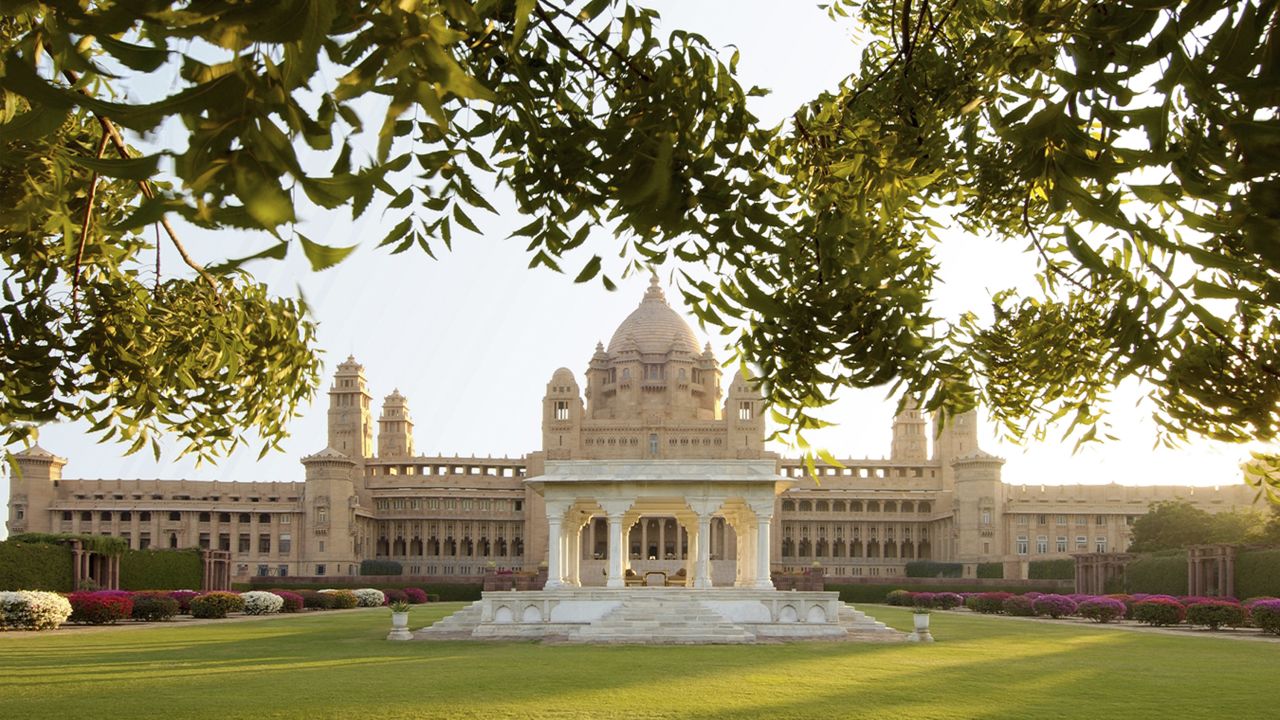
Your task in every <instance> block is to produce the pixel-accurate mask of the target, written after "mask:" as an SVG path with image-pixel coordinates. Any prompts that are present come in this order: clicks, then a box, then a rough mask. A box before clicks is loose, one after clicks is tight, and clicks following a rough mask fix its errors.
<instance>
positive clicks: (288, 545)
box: [277, 533, 293, 555]
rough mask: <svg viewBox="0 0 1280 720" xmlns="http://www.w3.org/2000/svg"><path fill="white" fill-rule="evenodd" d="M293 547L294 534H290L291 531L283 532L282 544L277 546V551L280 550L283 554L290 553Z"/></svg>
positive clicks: (281, 536)
mask: <svg viewBox="0 0 1280 720" xmlns="http://www.w3.org/2000/svg"><path fill="white" fill-rule="evenodd" d="M292 549H293V536H292V535H290V534H289V533H282V534H281V535H280V544H279V546H278V547H277V552H279V553H280V554H281V555H288V554H289V551H290V550H292Z"/></svg>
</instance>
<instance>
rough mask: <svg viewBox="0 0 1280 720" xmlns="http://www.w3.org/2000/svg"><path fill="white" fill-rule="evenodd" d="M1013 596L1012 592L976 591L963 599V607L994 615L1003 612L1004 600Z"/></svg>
mask: <svg viewBox="0 0 1280 720" xmlns="http://www.w3.org/2000/svg"><path fill="white" fill-rule="evenodd" d="M1011 597H1013V593H1007V592H985V593H978V594H977V595H974V596H972V597H970V598H968V599H967V600H965V602H964V605H965V607H967V608H969V609H970V610H972V611H974V612H980V613H985V614H987V615H995V614H998V613H1002V612H1004V601H1005V600H1008V599H1009V598H1011Z"/></svg>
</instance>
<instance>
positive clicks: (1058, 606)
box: [1032, 595, 1076, 620]
mask: <svg viewBox="0 0 1280 720" xmlns="http://www.w3.org/2000/svg"><path fill="white" fill-rule="evenodd" d="M1032 607H1034V608H1035V611H1036V614H1037V615H1048V616H1049V617H1051V618H1053V619H1055V620H1056V619H1058V618H1060V617H1066V616H1068V615H1074V614H1075V612H1076V601H1075V600H1072V599H1071V598H1069V597H1066V596H1065V595H1041V596H1040V597H1038V598H1036V599H1035V600H1034V601H1033V602H1032Z"/></svg>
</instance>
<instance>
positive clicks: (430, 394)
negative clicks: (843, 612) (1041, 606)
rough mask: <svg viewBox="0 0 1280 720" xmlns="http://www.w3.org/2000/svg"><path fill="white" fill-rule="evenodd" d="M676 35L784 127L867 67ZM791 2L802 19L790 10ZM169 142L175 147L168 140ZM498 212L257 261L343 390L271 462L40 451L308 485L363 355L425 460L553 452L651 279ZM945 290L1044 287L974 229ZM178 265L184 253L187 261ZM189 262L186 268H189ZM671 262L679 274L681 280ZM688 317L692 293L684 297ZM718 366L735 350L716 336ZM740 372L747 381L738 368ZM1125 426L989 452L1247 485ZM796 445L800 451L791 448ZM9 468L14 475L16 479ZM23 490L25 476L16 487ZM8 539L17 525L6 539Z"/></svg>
mask: <svg viewBox="0 0 1280 720" xmlns="http://www.w3.org/2000/svg"><path fill="white" fill-rule="evenodd" d="M651 4H652V6H654V7H656V8H658V9H659V10H660V11H661V12H662V15H663V25H664V27H665V28H667V29H673V28H683V29H687V30H692V31H696V32H700V33H702V34H703V35H705V36H706V37H707V38H708V39H709V40H710V41H711V42H712V43H714V44H716V45H718V46H725V47H727V46H728V45H730V44H732V45H736V46H737V47H738V48H739V50H740V51H741V61H740V63H739V72H740V80H741V82H742V83H743V84H744V85H750V84H755V85H760V86H762V87H767V88H769V89H771V90H772V91H773V92H772V94H771V95H770V96H769V97H766V98H762V99H759V100H758V101H756V103H755V105H754V110H755V111H756V113H757V114H758V115H759V116H761V117H762V118H764V119H766V120H768V121H770V122H774V121H777V120H779V119H781V118H783V117H786V116H787V115H788V114H790V112H792V111H793V110H794V108H795V107H796V106H798V105H799V104H801V103H802V102H804V101H805V100H807V99H809V98H811V97H813V96H814V95H816V94H817V93H818V92H819V91H821V90H822V89H824V88H830V87H832V86H834V85H835V84H836V83H837V82H839V80H840V79H842V78H843V77H844V76H845V75H847V74H848V73H850V72H851V71H852V69H853V68H854V67H855V64H856V62H857V57H858V51H857V47H856V45H855V42H854V27H853V25H852V24H851V23H849V22H848V21H846V22H844V23H843V24H840V23H834V22H831V21H829V20H828V19H827V18H826V15H825V13H823V12H822V11H821V10H819V9H817V6H816V5H814V4H807V3H799V2H787V3H778V2H766V1H764V0H753V1H750V2H747V1H744V0H733V1H730V0H698V1H697V2H687V1H686V2H678V1H674V2H654V3H651ZM783 8H785V10H784V9H783ZM163 139H164V138H163V136H162V137H161V140H163ZM490 199H491V201H492V202H493V204H494V205H495V206H497V207H498V208H499V210H500V211H502V214H501V215H499V216H489V217H484V218H481V217H475V216H474V215H473V217H475V219H476V220H477V222H478V224H479V225H480V227H481V229H482V230H483V231H484V232H485V235H484V237H476V236H470V237H461V238H459V237H457V236H455V241H454V251H453V252H452V253H450V254H443V255H440V258H441V259H440V260H439V261H433V260H431V259H430V258H428V257H426V256H425V255H423V254H421V253H417V252H413V251H411V252H408V253H405V254H402V255H396V256H392V255H389V254H387V253H386V252H383V251H377V250H374V249H373V248H372V245H373V244H376V241H377V240H378V239H380V238H381V237H382V236H383V234H384V233H385V232H386V230H387V229H389V227H390V222H392V221H389V220H388V218H384V217H383V216H381V215H380V214H379V213H376V212H369V213H367V214H366V215H365V216H364V217H362V218H361V219H360V220H359V221H357V222H354V223H353V222H351V219H350V215H349V213H341V212H339V213H316V214H314V215H313V216H311V217H308V218H307V219H306V221H305V222H304V223H302V225H303V227H302V231H303V232H304V233H306V234H307V235H308V236H309V237H311V238H312V239H314V240H316V241H318V242H323V243H326V244H330V245H350V244H353V243H356V242H364V243H366V244H367V245H368V246H367V247H362V248H361V249H360V250H358V251H357V252H356V253H355V254H354V255H353V256H352V257H351V258H349V259H348V260H347V262H345V263H343V264H342V265H340V266H338V267H337V268H335V269H332V270H329V271H326V272H323V273H318V274H317V273H311V272H309V270H308V268H307V266H306V263H305V261H304V260H302V259H301V258H300V257H290V258H289V259H287V260H286V261H284V262H277V263H272V262H268V263H264V264H258V265H256V266H251V268H250V269H251V270H252V271H253V272H254V273H255V274H256V275H257V277H258V278H259V279H261V280H263V281H265V282H268V283H270V284H271V285H272V286H273V287H274V288H275V290H276V292H278V293H281V294H292V293H294V292H295V291H296V289H297V288H301V289H302V291H303V292H304V294H305V296H306V298H307V300H308V302H309V303H310V304H311V306H312V308H313V312H314V315H315V318H316V319H317V320H318V321H319V324H320V331H319V343H320V348H321V349H322V351H323V353H324V356H323V357H324V361H325V370H324V373H325V376H326V378H325V382H324V385H323V387H322V388H321V390H320V392H319V394H318V397H317V398H316V400H315V402H314V403H313V404H312V405H311V406H310V407H309V408H305V409H304V413H303V416H302V417H300V418H299V419H297V420H296V421H295V422H294V423H293V424H292V425H291V431H292V433H293V435H292V437H291V438H290V439H289V440H288V441H286V442H285V443H284V452H282V453H277V454H272V455H270V456H268V457H266V458H264V459H263V460H261V461H259V460H258V459H257V454H258V453H257V448H256V447H254V448H250V449H247V450H244V451H241V452H239V453H237V454H235V455H233V456H232V457H230V458H227V459H226V460H224V461H222V462H221V463H219V465H218V466H216V467H210V466H204V467H200V468H196V467H194V464H193V462H192V461H190V460H182V461H175V460H174V455H176V451H175V449H176V447H177V446H176V444H172V445H169V446H168V448H167V454H166V455H165V456H164V457H163V458H162V459H161V461H160V462H159V463H157V462H155V461H154V460H153V459H152V457H151V455H150V454H143V453H139V454H137V455H134V456H130V457H122V456H121V454H120V452H121V447H120V446H117V445H114V444H108V445H97V444H95V443H94V441H93V439H92V438H90V437H88V436H87V435H86V428H85V426H84V425H80V424H63V425H56V426H50V427H46V428H44V429H43V430H42V431H41V437H40V444H41V445H42V446H43V447H45V448H46V449H48V450H50V451H52V452H54V453H56V454H58V455H61V456H63V457H65V458H67V459H68V460H69V462H68V465H67V467H66V469H65V473H66V476H67V477H82V478H99V477H101V478H116V477H122V478H135V477H142V478H155V477H159V478H193V479H214V478H218V479H223V480H245V481H249V480H263V481H266V480H276V481H291V480H301V479H302V478H303V472H302V466H301V465H300V464H299V462H298V459H299V458H300V457H301V456H303V455H306V454H309V453H311V452H315V451H317V450H320V449H322V448H323V446H324V444H325V437H326V431H325V414H326V413H325V411H326V408H327V403H328V398H327V395H326V393H327V390H328V387H329V379H330V377H331V375H332V372H333V370H334V368H335V366H336V365H337V363H339V362H341V361H342V360H343V359H345V358H346V356H347V355H349V354H354V355H355V356H356V358H357V359H358V360H359V361H360V362H361V363H363V364H364V366H365V370H366V373H367V375H368V378H369V382H370V385H371V389H372V392H373V394H374V398H375V412H376V410H377V409H378V408H379V407H380V406H381V402H382V398H383V396H385V395H387V394H389V393H390V392H391V391H392V389H394V388H398V389H399V390H400V391H401V392H402V393H404V394H405V395H406V396H408V398H409V403H410V409H411V411H412V414H413V417H414V420H415V422H416V428H415V433H414V435H415V441H416V445H417V448H418V451H419V452H420V453H424V454H435V453H445V454H455V453H456V454H463V455H466V454H479V455H482V456H483V455H486V454H493V455H498V456H501V455H504V454H505V455H520V454H523V453H526V452H530V451H532V450H536V449H537V448H538V444H539V442H540V432H541V429H540V426H539V423H540V412H541V405H540V403H541V398H542V395H543V392H544V390H545V385H546V383H547V381H548V380H549V379H550V377H551V373H552V372H553V371H554V370H555V369H556V368H558V367H561V366H564V367H568V368H570V369H571V370H573V371H574V373H575V374H577V375H578V377H579V378H580V382H581V377H582V373H583V371H584V370H585V368H586V365H587V362H588V360H589V359H590V357H591V354H592V352H593V350H594V348H595V344H596V342H597V341H601V340H602V341H604V342H606V343H607V342H608V340H609V337H610V335H611V334H612V333H613V330H614V328H616V327H617V325H618V324H619V323H620V322H621V321H622V319H623V318H625V317H626V315H627V314H628V313H630V312H631V311H632V310H633V309H634V308H635V306H636V304H637V303H638V302H639V300H640V297H641V295H642V294H643V291H644V288H645V286H646V285H647V282H648V281H647V278H644V277H633V278H629V279H628V280H626V281H624V282H621V283H620V287H619V290H618V291H617V292H614V293H609V292H606V291H605V290H604V289H603V288H602V287H601V286H600V285H599V284H598V283H589V284H585V285H574V284H573V283H572V282H571V276H572V274H571V275H570V277H564V276H561V275H557V274H555V273H552V272H550V271H547V270H545V269H539V270H528V269H527V264H528V258H527V257H526V256H525V254H524V252H523V244H522V243H521V242H520V241H518V240H504V239H503V238H506V237H507V236H508V235H509V234H510V233H511V231H513V230H515V229H516V228H518V227H520V226H522V225H524V224H525V223H526V221H525V220H523V219H521V218H520V217H519V216H517V215H515V213H514V212H513V211H511V210H510V208H511V207H512V203H511V201H510V199H509V197H507V196H506V195H505V194H503V193H494V194H492V195H491V198H490ZM184 235H185V236H186V237H187V238H188V240H187V244H188V247H189V249H191V250H192V251H193V253H195V254H196V255H197V256H198V257H200V258H202V259H205V260H208V259H210V258H216V257H222V256H225V255H227V254H234V253H237V252H240V251H243V250H244V249H246V248H250V247H254V245H253V244H252V240H251V239H246V238H240V237H235V236H231V235H228V234H223V235H213V234H200V233H197V232H195V231H193V230H191V229H187V230H185V231H184ZM589 245H590V247H588V248H586V249H585V252H583V253H582V254H581V255H579V256H576V257H575V258H574V260H573V261H572V262H569V263H567V264H566V268H574V267H576V266H575V265H574V263H575V262H576V263H577V266H580V265H581V263H583V262H585V261H586V259H587V258H589V257H590V254H591V252H593V251H594V252H598V253H600V254H601V255H603V256H605V257H606V258H609V257H614V256H616V251H615V250H613V249H612V248H613V247H614V245H613V241H612V238H611V237H610V236H609V235H608V234H607V233H606V232H604V231H600V232H599V233H597V236H596V237H593V238H592V240H591V241H590V243H589ZM939 256H940V257H939V260H940V262H941V276H942V279H943V282H944V285H943V286H942V287H941V288H939V290H938V292H937V295H936V297H935V305H936V308H937V312H938V313H939V314H941V315H942V316H943V317H945V318H955V317H957V316H959V315H960V313H962V312H964V311H966V310H973V311H976V312H979V313H980V314H984V313H986V312H988V307H989V302H988V298H989V297H990V295H991V294H992V293H994V292H996V291H998V290H1000V289H1002V288H1004V287H1006V286H1008V285H1010V284H1013V285H1017V286H1023V287H1029V286H1030V285H1031V274H1032V272H1033V269H1034V262H1033V260H1032V258H1030V257H1029V256H1027V255H1025V254H1024V253H1022V252H1021V245H1019V244H1009V245H1000V244H995V243H991V242H987V241H981V240H977V239H973V238H967V237H963V236H957V237H953V238H950V239H948V240H947V242H946V243H944V244H943V246H942V247H941V249H940V253H939ZM172 257H173V254H172V253H169V258H171V259H172ZM171 267H172V265H171ZM670 270H671V268H669V267H668V268H665V269H664V270H663V272H662V277H663V280H664V283H665V282H666V280H667V278H668V277H670ZM668 297H669V298H671V299H672V301H673V304H675V305H676V307H677V309H680V310H681V311H682V312H683V308H680V306H679V303H678V293H677V292H674V291H671V290H669V291H668ZM695 329H696V330H697V332H698V335H699V336H700V337H701V338H703V339H709V340H711V342H712V344H713V346H715V348H716V352H717V355H718V356H719V357H720V358H721V359H724V358H726V357H728V353H727V352H726V351H725V350H724V348H723V347H721V344H720V343H718V342H717V338H714V337H707V333H706V332H705V331H702V330H701V329H698V328H695ZM727 374H728V375H731V374H732V371H729V372H728V373H727ZM1116 397H1117V402H1116V403H1115V404H1114V406H1113V411H1114V414H1113V417H1112V421H1113V422H1114V423H1115V425H1116V431H1117V434H1119V435H1121V441H1119V442H1112V443H1108V444H1106V445H1101V446H1099V445H1093V446H1091V447H1090V448H1087V449H1085V450H1082V451H1081V452H1080V453H1079V454H1077V455H1072V453H1071V445H1070V443H1068V444H1065V445H1059V444H1056V443H1050V444H1038V445H1034V446H1030V447H1025V448H1024V447H1017V446H1011V445H1008V444H1005V443H1002V442H1000V441H998V440H997V439H996V438H995V436H994V434H993V430H991V429H987V430H985V431H984V432H983V434H982V435H981V437H980V439H981V442H982V444H983V447H984V448H985V449H987V450H988V451H990V452H994V453H996V454H999V455H1001V456H1003V457H1005V458H1006V459H1007V460H1008V463H1007V464H1006V465H1005V466H1004V479H1005V481H1006V482H1011V483H1019V484H1022V483H1025V484H1040V483H1046V484H1061V483H1106V482H1119V483H1132V484H1195V485H1219V484H1232V483H1237V482H1240V477H1241V476H1240V471H1239V469H1238V464H1239V463H1240V462H1241V461H1242V460H1243V458H1244V457H1245V455H1246V450H1245V448H1242V447H1239V446H1227V445H1221V444H1214V443H1197V444H1195V445H1194V446H1192V447H1188V448H1185V449H1182V450H1178V451H1170V450H1163V449H1153V442H1154V438H1155V432H1154V426H1153V425H1152V423H1151V422H1150V421H1149V420H1145V419H1144V413H1143V411H1142V409H1141V408H1135V404H1136V403H1137V402H1138V401H1139V399H1140V398H1141V392H1140V390H1139V389H1138V388H1122V389H1121V390H1120V391H1119V392H1117V394H1116ZM892 411H893V408H892V405H891V404H890V403H888V402H886V401H885V399H884V394H883V392H877V391H866V392H861V393H847V394H846V395H845V396H844V397H842V398H841V400H840V402H839V403H838V405H837V406H836V407H833V408H831V409H830V410H828V411H827V412H826V414H825V417H826V419H829V420H833V421H836V422H838V423H839V425H838V426H837V427H834V428H830V429H827V430H824V431H821V432H818V433H813V434H812V435H810V436H809V438H810V440H811V441H813V442H814V443H815V444H818V445H821V446H825V447H826V448H828V449H830V450H831V451H832V452H833V453H835V454H836V455H837V456H838V457H877V458H878V457H881V456H883V455H886V454H887V453H888V450H889V439H890V435H889V428H890V421H891V419H892ZM777 449H779V450H783V451H785V449H784V448H777ZM6 472H7V470H6ZM0 496H3V497H6V498H7V497H8V480H7V478H4V479H0ZM0 532H3V530H2V529H0Z"/></svg>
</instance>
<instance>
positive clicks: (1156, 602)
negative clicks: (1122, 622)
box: [1133, 596, 1187, 627]
mask: <svg viewBox="0 0 1280 720" xmlns="http://www.w3.org/2000/svg"><path fill="white" fill-rule="evenodd" d="M1186 617H1187V609H1186V608H1184V607H1182V603H1179V602H1178V601H1177V600H1174V599H1173V598H1171V597H1169V596H1164V597H1148V598H1147V599H1146V600H1139V601H1138V602H1136V603H1134V604H1133V619H1134V620H1137V621H1138V622H1140V623H1143V624H1146V625H1153V626H1155V627H1164V626H1166V625H1177V624H1178V623H1180V622H1182V621H1183V620H1185V619H1186Z"/></svg>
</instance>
